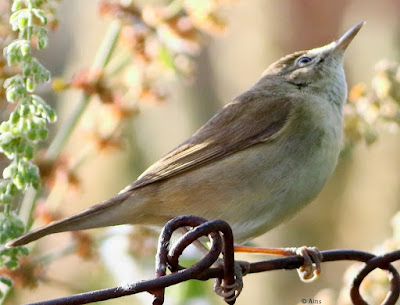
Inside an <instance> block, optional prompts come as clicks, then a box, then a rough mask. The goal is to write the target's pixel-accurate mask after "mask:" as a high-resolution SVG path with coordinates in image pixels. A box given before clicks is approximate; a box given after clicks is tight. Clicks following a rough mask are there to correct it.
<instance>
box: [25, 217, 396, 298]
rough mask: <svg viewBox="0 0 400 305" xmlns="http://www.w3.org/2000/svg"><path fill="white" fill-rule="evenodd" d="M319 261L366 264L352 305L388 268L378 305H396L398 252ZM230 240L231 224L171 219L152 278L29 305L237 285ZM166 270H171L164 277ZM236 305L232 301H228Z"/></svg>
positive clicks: (291, 263)
mask: <svg viewBox="0 0 400 305" xmlns="http://www.w3.org/2000/svg"><path fill="white" fill-rule="evenodd" d="M181 227H192V228H193V230H190V231H189V232H187V233H186V234H184V235H183V236H182V237H181V238H180V239H179V240H178V242H177V243H175V244H174V245H173V246H172V247H170V239H171V236H172V233H173V232H174V231H176V230H177V229H179V228H181ZM203 236H209V238H210V240H211V248H210V250H209V251H208V253H207V254H206V255H205V256H204V257H203V258H202V259H201V260H200V261H199V262H197V263H196V264H194V265H192V266H190V267H188V268H183V267H181V266H180V265H179V257H180V255H181V254H182V252H183V251H184V249H185V248H186V247H187V246H189V245H190V244H192V243H193V242H194V241H196V240H197V239H198V238H201V237H203ZM221 253H222V255H223V265H220V266H218V267H212V266H213V264H214V263H215V262H216V261H217V259H218V258H219V257H220V255H221ZM321 254H322V262H332V261H341V260H351V261H359V262H364V263H365V265H364V266H363V268H362V269H361V270H360V271H359V273H358V274H357V276H356V277H355V278H354V280H353V283H352V286H351V290H350V296H351V299H352V302H353V304H355V305H365V304H367V303H366V302H365V300H364V299H363V298H362V296H361V294H360V291H359V289H360V285H361V282H362V281H363V280H364V279H365V277H366V276H367V275H368V274H369V273H370V272H371V271H373V270H375V269H376V268H380V269H383V270H386V272H387V273H388V277H389V280H390V286H389V291H388V293H387V295H386V298H385V300H384V301H383V303H382V305H394V304H395V303H396V301H397V300H398V298H399V294H400V275H399V273H398V271H397V270H396V269H395V268H394V267H393V265H392V264H391V263H392V262H394V261H396V260H399V259H400V250H396V251H393V252H389V253H386V254H384V255H380V256H376V255H374V254H372V253H368V252H363V251H357V250H328V251H321ZM303 262H304V261H303V258H302V257H300V256H290V257H285V258H279V259H272V260H267V261H260V262H255V263H249V264H248V270H246V273H258V272H265V271H271V270H281V269H296V268H299V267H300V266H301V265H302V264H303ZM234 263H235V261H234V251H233V236H232V230H231V228H230V227H229V225H228V224H227V223H226V222H224V221H221V220H214V221H206V220H205V219H202V218H200V217H196V216H180V217H177V218H174V219H172V220H171V221H169V222H168V223H167V224H166V225H165V227H164V229H163V231H162V233H161V235H160V238H159V244H158V251H157V255H156V278H154V279H151V280H147V281H140V282H137V283H134V284H129V285H125V286H119V287H114V288H108V289H102V290H96V291H91V292H87V293H81V294H76V295H72V296H69V297H64V298H59V299H53V300H48V301H43V302H37V303H31V304H27V305H80V304H88V303H93V302H98V301H105V300H110V299H114V298H119V297H122V296H127V295H132V294H137V293H140V292H149V293H151V294H153V295H154V301H153V305H162V304H163V302H164V291H165V288H166V287H169V286H172V285H176V284H178V283H181V282H184V281H187V280H191V279H195V280H202V281H206V280H209V279H211V278H219V279H223V280H224V282H225V284H226V285H231V284H233V283H234V282H235V275H234ZM167 269H169V270H170V271H171V273H170V274H167ZM226 302H227V303H228V304H234V301H227V300H226Z"/></svg>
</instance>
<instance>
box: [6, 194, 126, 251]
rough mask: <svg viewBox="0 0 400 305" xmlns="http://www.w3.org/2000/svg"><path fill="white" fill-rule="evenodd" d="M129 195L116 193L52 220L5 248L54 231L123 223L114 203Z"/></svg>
mask: <svg viewBox="0 0 400 305" xmlns="http://www.w3.org/2000/svg"><path fill="white" fill-rule="evenodd" d="M129 196H130V194H129V193H121V194H118V195H117V196H115V197H112V198H110V199H108V200H105V201H103V202H101V203H99V204H96V205H94V206H92V207H90V208H88V209H86V210H84V211H82V212H79V213H77V214H75V215H72V216H70V217H67V218H64V219H61V220H57V221H53V222H51V223H49V224H48V225H46V226H43V227H41V228H38V229H36V230H33V231H30V232H28V233H26V234H24V235H22V236H20V237H18V238H16V239H14V240H12V241H10V242H8V243H7V244H6V245H5V246H6V248H12V247H17V246H23V245H26V244H28V243H30V242H32V241H35V240H37V239H39V238H42V237H44V236H46V235H49V234H54V233H60V232H66V231H77V230H85V229H92V228H100V227H105V226H112V225H118V224H123V223H125V222H124V221H123V219H124V217H121V214H120V212H119V211H120V210H121V209H118V207H116V205H118V204H120V203H122V202H123V201H125V200H126V198H127V197H129Z"/></svg>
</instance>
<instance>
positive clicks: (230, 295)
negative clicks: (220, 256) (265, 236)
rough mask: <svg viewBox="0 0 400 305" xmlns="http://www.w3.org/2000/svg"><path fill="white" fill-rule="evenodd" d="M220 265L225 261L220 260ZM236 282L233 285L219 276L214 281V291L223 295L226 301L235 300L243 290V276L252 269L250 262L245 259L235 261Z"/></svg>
mask: <svg viewBox="0 0 400 305" xmlns="http://www.w3.org/2000/svg"><path fill="white" fill-rule="evenodd" d="M217 264H218V265H220V264H222V265H223V262H222V261H221V260H220V261H218V262H217ZM234 268H235V283H234V284H232V285H226V284H225V283H224V281H223V280H222V279H220V278H217V279H216V280H215V283H214V292H215V293H216V294H217V295H219V296H220V297H223V298H224V300H225V302H227V303H231V302H234V301H235V300H236V299H237V297H238V296H239V295H240V293H241V292H242V290H243V276H244V275H246V274H247V273H248V272H249V270H250V264H249V263H248V262H244V261H235V265H234Z"/></svg>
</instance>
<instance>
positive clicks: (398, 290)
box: [350, 250, 400, 305]
mask: <svg viewBox="0 0 400 305" xmlns="http://www.w3.org/2000/svg"><path fill="white" fill-rule="evenodd" d="M399 259H400V250H396V251H393V252H389V253H386V254H384V255H380V256H374V257H373V258H371V259H370V260H368V261H367V262H366V263H365V266H363V268H361V270H360V271H359V272H358V274H357V276H356V277H355V278H354V279H353V283H352V285H351V290H350V297H351V300H352V301H353V303H354V304H355V305H365V304H367V302H366V301H364V299H363V298H362V297H361V294H360V286H361V283H362V281H363V280H364V279H365V278H366V277H367V275H368V274H369V273H371V272H372V271H373V270H375V269H376V268H380V269H383V270H386V272H387V273H388V277H389V281H390V287H389V291H388V293H387V295H386V297H385V299H384V300H383V302H382V305H394V304H396V302H397V300H398V299H399V295H400V275H399V272H398V271H397V270H396V268H394V267H393V265H392V264H391V263H392V262H394V261H396V260H399Z"/></svg>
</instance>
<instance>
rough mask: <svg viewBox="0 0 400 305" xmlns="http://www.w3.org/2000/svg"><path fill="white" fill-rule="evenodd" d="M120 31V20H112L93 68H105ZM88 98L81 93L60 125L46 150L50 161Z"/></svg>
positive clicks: (66, 137) (76, 120) (80, 115)
mask: <svg viewBox="0 0 400 305" xmlns="http://www.w3.org/2000/svg"><path fill="white" fill-rule="evenodd" d="M120 31H121V24H120V22H119V21H113V22H112V23H111V25H110V27H109V29H108V32H107V34H106V37H105V38H104V40H103V43H102V45H101V46H100V48H99V51H98V52H97V54H96V57H95V59H94V62H93V65H92V69H93V70H103V69H104V68H105V66H106V65H107V63H108V61H109V60H110V57H111V55H112V53H113V51H114V49H115V46H116V44H117V40H118V36H119V33H120ZM90 99H91V96H90V95H87V94H85V93H83V94H82V96H81V98H80V100H79V101H78V104H77V105H76V107H75V109H74V110H73V111H72V113H71V114H70V116H69V118H68V119H67V121H66V122H65V124H64V126H62V127H61V129H60V131H59V132H58V133H57V135H56V137H55V138H54V140H53V142H52V143H51V144H50V146H49V149H48V150H47V155H46V157H47V158H48V159H49V160H50V161H55V159H56V158H57V157H58V155H59V154H60V152H61V151H62V150H63V148H64V146H65V144H66V143H67V141H68V139H69V137H70V136H71V134H72V132H73V131H74V129H75V127H76V125H77V124H78V122H79V120H80V118H81V117H82V115H83V113H84V112H85V110H86V107H87V106H88V105H89V102H90Z"/></svg>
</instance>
